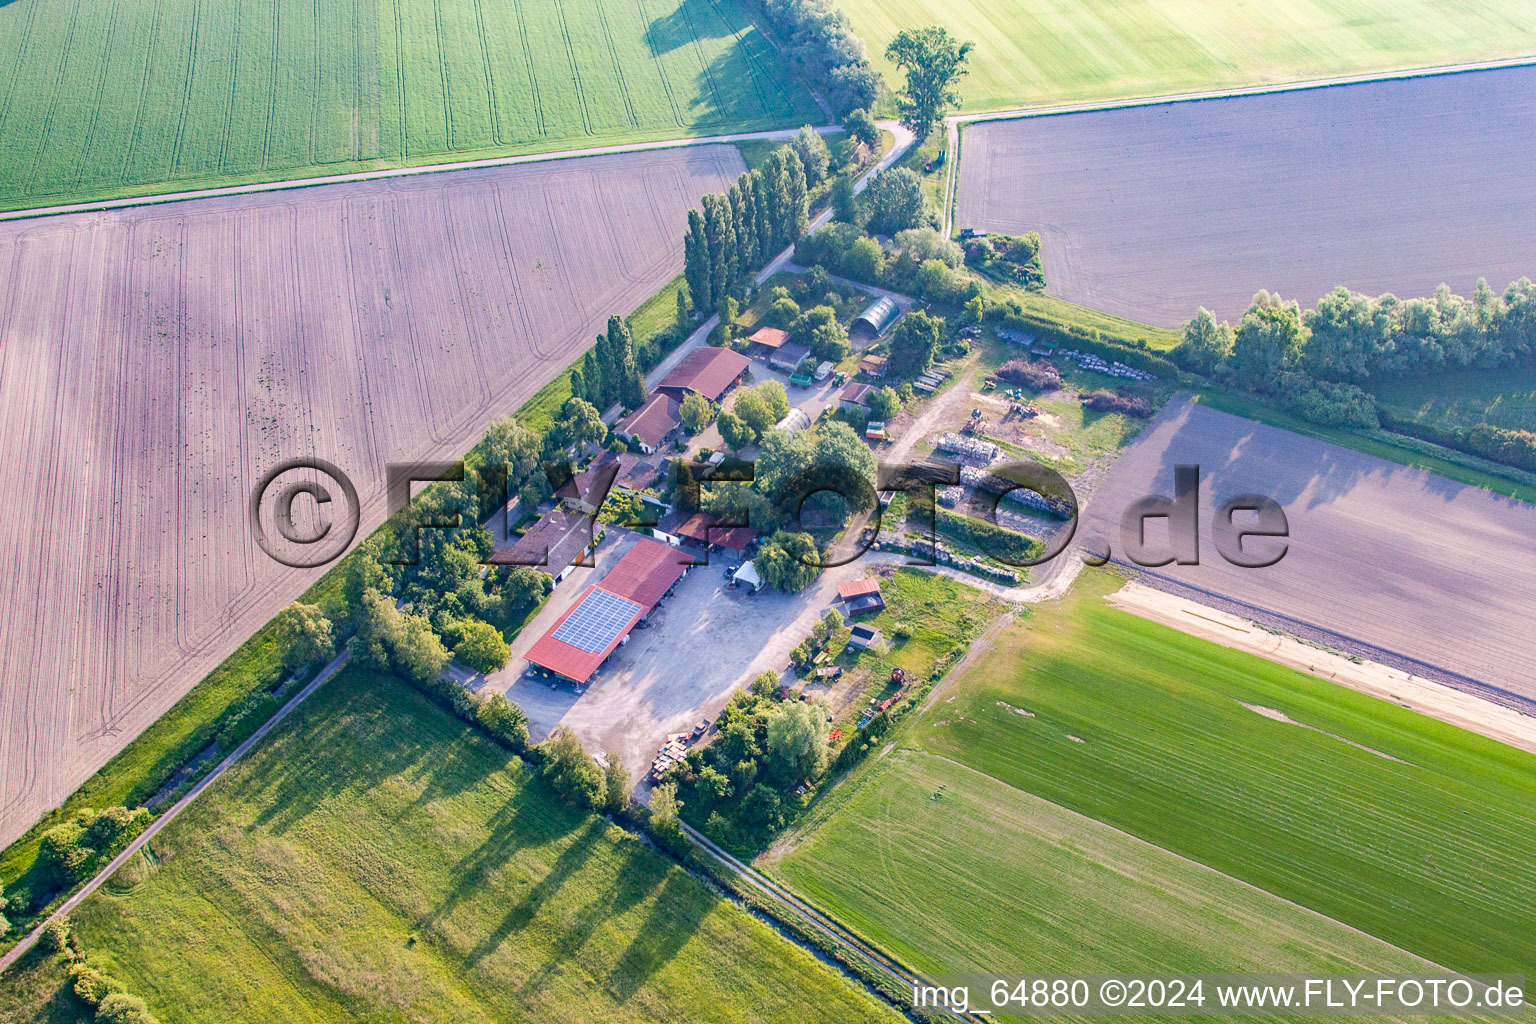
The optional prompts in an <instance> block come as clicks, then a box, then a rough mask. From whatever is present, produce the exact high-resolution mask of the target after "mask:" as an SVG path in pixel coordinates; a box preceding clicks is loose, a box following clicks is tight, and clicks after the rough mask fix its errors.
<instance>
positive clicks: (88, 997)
mask: <svg viewBox="0 0 1536 1024" xmlns="http://www.w3.org/2000/svg"><path fill="white" fill-rule="evenodd" d="M69 977H70V979H71V981H72V982H73V987H74V991H75V995H76V997H78V998H79V1000H80V1001H81V1002H82V1003H84V1004H85V1005H86V1006H89V1007H90V1008H91V1009H93V1010H94V1009H96V1008H97V1007H99V1006H100V1005H101V1003H102V1000H104V999H106V998H107V996H110V995H114V994H117V993H126V992H127V991H128V986H126V985H124V984H123V983H122V982H120V981H118V980H117V979H116V978H113V977H110V976H108V975H105V974H102V973H101V972H100V971H98V970H96V968H94V967H90V966H88V965H86V964H84V963H77V964H74V965H72V966H71V967H70V968H69Z"/></svg>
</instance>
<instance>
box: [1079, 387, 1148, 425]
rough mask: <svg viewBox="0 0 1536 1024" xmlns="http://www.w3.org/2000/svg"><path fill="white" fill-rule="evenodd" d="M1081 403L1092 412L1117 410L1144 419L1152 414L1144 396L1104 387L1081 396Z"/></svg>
mask: <svg viewBox="0 0 1536 1024" xmlns="http://www.w3.org/2000/svg"><path fill="white" fill-rule="evenodd" d="M1083 404H1084V405H1085V406H1087V407H1088V408H1090V409H1092V410H1093V411H1094V412H1118V413H1120V414H1121V415H1124V416H1135V417H1137V418H1139V419H1146V418H1147V417H1148V416H1151V415H1152V405H1151V403H1149V402H1148V401H1147V400H1146V399H1145V398H1133V397H1131V396H1129V395H1117V394H1115V393H1114V392H1113V391H1110V390H1108V389H1106V388H1099V389H1098V390H1097V391H1091V392H1089V393H1088V394H1086V395H1084V396H1083Z"/></svg>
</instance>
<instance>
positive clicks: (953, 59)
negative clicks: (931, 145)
mask: <svg viewBox="0 0 1536 1024" xmlns="http://www.w3.org/2000/svg"><path fill="white" fill-rule="evenodd" d="M975 45H976V44H975V43H971V42H964V43H962V42H960V41H959V40H957V39H956V38H955V37H954V36H952V35H950V34H949V31H948V30H947V29H945V28H942V27H941V26H938V25H929V26H927V27H925V28H908V29H902V30H901V31H900V32H898V33H897V34H896V38H895V39H892V40H891V43H890V45H889V46H887V47H886V48H885V57H886V59H887V60H889V61H890V62H891V63H893V64H895V65H896V66H897V67H898V68H900V69H901V70H902V71H903V72H905V74H906V76H907V80H906V88H905V89H903V90H902V91H901V93H900V94H898V95H897V97H896V103H897V106H898V108H899V109H900V111H901V123H902V124H903V125H905V126H906V127H907V128H908V129H910V130H911V132H912V134H914V135H916V136H917V141H918V144H919V145H921V144H922V143H923V142H924V141H925V140H926V139H927V138H928V136H929V135H930V134H931V133H932V132H933V129H934V128H935V127H937V126H938V123H939V121H941V120H942V119H943V117H944V113H945V111H947V110H948V109H949V108H950V107H953V106H956V105H957V104H958V103H959V102H960V94H959V93H958V92H957V91H956V90H955V88H954V83H955V81H956V80H957V79H959V78H962V77H964V76H965V74H966V73H967V71H968V70H969V69H968V68H967V67H966V59H967V54H969V53H970V52H971V50H972V48H974V47H975Z"/></svg>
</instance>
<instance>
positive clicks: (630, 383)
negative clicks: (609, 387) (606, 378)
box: [608, 316, 645, 409]
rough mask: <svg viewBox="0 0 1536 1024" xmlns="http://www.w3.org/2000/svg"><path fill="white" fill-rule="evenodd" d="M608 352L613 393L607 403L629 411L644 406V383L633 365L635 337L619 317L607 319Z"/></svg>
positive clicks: (638, 369) (638, 370)
mask: <svg viewBox="0 0 1536 1024" xmlns="http://www.w3.org/2000/svg"><path fill="white" fill-rule="evenodd" d="M608 350H609V352H610V353H611V355H612V358H613V363H614V381H613V391H614V393H613V394H612V395H610V396H609V401H612V402H619V403H621V404H623V405H626V406H628V407H629V408H631V409H634V408H638V407H639V406H641V405H643V404H645V381H644V379H642V378H641V376H640V368H639V367H638V366H637V365H635V336H634V335H633V334H632V333H631V332H630V329H629V324H628V323H626V322H625V320H624V318H623V317H621V316H610V317H609V318H608Z"/></svg>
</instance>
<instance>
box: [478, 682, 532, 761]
mask: <svg viewBox="0 0 1536 1024" xmlns="http://www.w3.org/2000/svg"><path fill="white" fill-rule="evenodd" d="M475 718H476V719H477V720H478V721H479V722H480V725H481V726H482V727H484V729H485V731H486V732H489V733H490V734H491V735H492V736H496V737H499V738H501V739H503V740H506V741H507V742H509V743H511V744H512V746H513V748H514V749H516V750H524V749H526V748H527V746H528V716H527V715H525V714H523V709H522V708H520V707H518V706H517V705H516V704H513V703H512V702H511V701H509V700H507V698H505V697H503V696H502V695H501V694H499V693H493V694H491V695H490V696H488V697H486V698H485V700H483V701H481V702H480V706H479V707H478V708H476V709H475Z"/></svg>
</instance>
